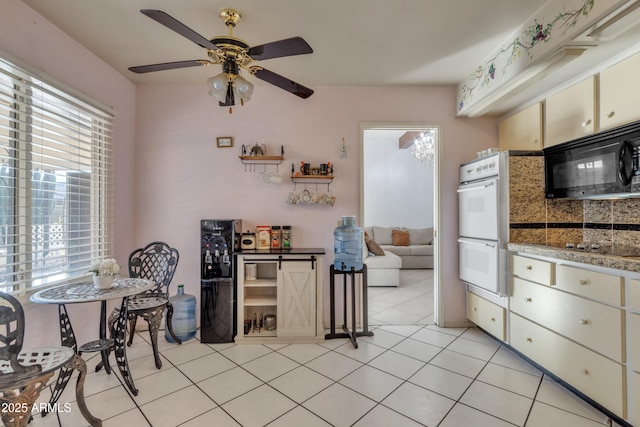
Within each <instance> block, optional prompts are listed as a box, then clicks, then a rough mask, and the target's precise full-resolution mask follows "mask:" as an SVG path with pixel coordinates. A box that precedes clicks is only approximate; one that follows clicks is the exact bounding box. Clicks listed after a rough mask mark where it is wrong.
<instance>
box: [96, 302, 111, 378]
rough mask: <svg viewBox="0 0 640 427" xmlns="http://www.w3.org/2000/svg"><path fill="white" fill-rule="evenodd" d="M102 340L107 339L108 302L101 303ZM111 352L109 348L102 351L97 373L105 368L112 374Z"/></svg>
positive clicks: (100, 334)
mask: <svg viewBox="0 0 640 427" xmlns="http://www.w3.org/2000/svg"><path fill="white" fill-rule="evenodd" d="M99 336H100V340H103V341H104V340H106V339H107V301H105V300H102V301H100V330H99ZM110 353H111V350H110V349H109V348H105V349H104V350H101V351H100V357H101V358H102V361H101V362H100V363H98V365H97V366H96V372H98V371H99V370H100V369H102V368H103V367H104V370H105V372H106V373H107V374H110V373H111V365H109V354H110Z"/></svg>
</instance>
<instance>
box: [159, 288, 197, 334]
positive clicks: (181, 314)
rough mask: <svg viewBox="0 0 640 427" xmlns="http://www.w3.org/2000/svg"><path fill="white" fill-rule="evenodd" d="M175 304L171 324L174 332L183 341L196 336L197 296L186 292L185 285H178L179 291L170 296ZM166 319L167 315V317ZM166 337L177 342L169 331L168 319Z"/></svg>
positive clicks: (170, 299)
mask: <svg viewBox="0 0 640 427" xmlns="http://www.w3.org/2000/svg"><path fill="white" fill-rule="evenodd" d="M169 301H170V302H171V305H173V317H172V318H171V326H172V327H173V333H175V334H176V336H177V337H178V338H180V340H181V341H183V342H184V341H188V340H190V339H191V338H193V337H195V336H196V297H195V296H193V295H189V294H185V293H184V285H178V293H177V294H176V295H174V296H172V297H170V298H169ZM165 319H166V317H165ZM164 337H165V339H166V340H167V341H169V342H171V343H175V340H174V339H173V337H172V336H171V334H170V333H169V328H167V325H166V320H165V327H164Z"/></svg>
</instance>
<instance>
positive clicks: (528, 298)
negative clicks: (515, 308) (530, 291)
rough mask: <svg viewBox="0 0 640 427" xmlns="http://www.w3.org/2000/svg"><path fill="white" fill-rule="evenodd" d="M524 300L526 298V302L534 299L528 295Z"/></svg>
mask: <svg viewBox="0 0 640 427" xmlns="http://www.w3.org/2000/svg"><path fill="white" fill-rule="evenodd" d="M524 300H525V302H531V301H532V299H531V297H526V298H525V299H524Z"/></svg>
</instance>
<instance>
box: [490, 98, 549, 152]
mask: <svg viewBox="0 0 640 427" xmlns="http://www.w3.org/2000/svg"><path fill="white" fill-rule="evenodd" d="M498 146H499V147H500V148H501V149H502V150H540V149H542V104H541V103H536V104H534V105H532V106H531V107H529V108H527V109H525V110H522V111H520V112H519V113H516V114H514V115H513V116H511V117H508V118H506V119H504V120H502V121H501V122H500V123H498Z"/></svg>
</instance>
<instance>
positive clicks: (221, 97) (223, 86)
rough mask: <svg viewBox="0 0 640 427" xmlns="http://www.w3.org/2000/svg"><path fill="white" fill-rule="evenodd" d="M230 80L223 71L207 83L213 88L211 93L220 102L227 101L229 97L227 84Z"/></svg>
mask: <svg viewBox="0 0 640 427" xmlns="http://www.w3.org/2000/svg"><path fill="white" fill-rule="evenodd" d="M228 82H229V80H228V79H227V75H226V74H224V73H222V74H218V75H217V76H214V77H210V78H208V79H207V85H208V86H209V88H210V89H211V90H210V91H209V95H211V96H212V97H214V98H215V99H217V100H218V101H220V102H225V100H226V98H227V85H228Z"/></svg>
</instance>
